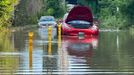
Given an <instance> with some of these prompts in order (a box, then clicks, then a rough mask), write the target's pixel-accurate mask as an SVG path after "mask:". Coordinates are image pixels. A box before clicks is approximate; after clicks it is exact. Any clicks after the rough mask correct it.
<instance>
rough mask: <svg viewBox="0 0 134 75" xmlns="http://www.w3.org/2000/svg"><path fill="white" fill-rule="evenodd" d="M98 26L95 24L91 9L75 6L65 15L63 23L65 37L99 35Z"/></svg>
mask: <svg viewBox="0 0 134 75" xmlns="http://www.w3.org/2000/svg"><path fill="white" fill-rule="evenodd" d="M98 32H99V29H98V26H97V25H95V24H93V15H92V11H91V10H90V8H89V7H86V6H75V7H74V8H73V9H72V10H71V11H70V12H69V13H68V14H65V16H64V19H63V23H62V34H64V35H81V34H82V35H98Z"/></svg>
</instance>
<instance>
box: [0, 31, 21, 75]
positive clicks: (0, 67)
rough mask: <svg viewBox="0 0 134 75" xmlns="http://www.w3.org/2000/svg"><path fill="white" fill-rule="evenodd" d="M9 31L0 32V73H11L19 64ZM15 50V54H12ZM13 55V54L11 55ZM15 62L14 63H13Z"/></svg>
mask: <svg viewBox="0 0 134 75" xmlns="http://www.w3.org/2000/svg"><path fill="white" fill-rule="evenodd" d="M11 40H12V37H11V33H10V32H8V31H3V32H0V74H1V75H3V74H5V73H9V74H12V73H14V72H16V70H17V69H18V66H19V57H17V53H16V50H15V49H14V48H13V44H12V41H11ZM13 52H15V54H13ZM12 55H15V56H12ZM14 64H15V65H14Z"/></svg>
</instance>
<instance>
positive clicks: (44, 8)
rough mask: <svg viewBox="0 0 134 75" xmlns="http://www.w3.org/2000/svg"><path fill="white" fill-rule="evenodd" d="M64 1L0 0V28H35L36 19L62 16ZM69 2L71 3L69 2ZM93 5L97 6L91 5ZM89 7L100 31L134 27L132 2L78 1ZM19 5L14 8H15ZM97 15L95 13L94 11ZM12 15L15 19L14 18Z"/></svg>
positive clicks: (106, 0) (129, 0) (127, 0)
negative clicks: (46, 16) (33, 25)
mask: <svg viewBox="0 0 134 75" xmlns="http://www.w3.org/2000/svg"><path fill="white" fill-rule="evenodd" d="M64 1H65V0H0V28H2V27H7V26H10V25H11V23H12V20H14V22H13V23H12V24H13V26H24V25H28V24H35V23H37V20H38V19H39V18H40V16H43V15H52V16H54V17H56V18H60V17H62V16H63V15H64V13H65V12H66V3H65V2H64ZM71 1H73V0H71ZM95 1H97V3H95V4H93V3H94V2H95ZM77 2H78V3H81V4H82V5H88V6H91V8H92V9H93V12H94V15H97V17H98V18H99V20H100V22H101V25H100V27H101V28H128V27H134V21H133V19H134V11H133V9H134V0H94V1H92V0H78V1H77ZM17 3H19V4H18V5H17V6H16V4H17ZM95 7H96V8H97V11H96V8H95ZM14 14H15V15H14Z"/></svg>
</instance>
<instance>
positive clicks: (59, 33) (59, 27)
mask: <svg viewBox="0 0 134 75" xmlns="http://www.w3.org/2000/svg"><path fill="white" fill-rule="evenodd" d="M60 47H61V24H59V25H58V50H59V49H60Z"/></svg>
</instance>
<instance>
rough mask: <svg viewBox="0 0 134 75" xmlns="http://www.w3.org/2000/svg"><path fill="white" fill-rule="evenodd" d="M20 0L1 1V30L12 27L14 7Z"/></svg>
mask: <svg viewBox="0 0 134 75" xmlns="http://www.w3.org/2000/svg"><path fill="white" fill-rule="evenodd" d="M18 2H19V0H0V28H3V27H7V26H9V25H11V18H12V17H13V16H14V6H15V5H17V4H18Z"/></svg>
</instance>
